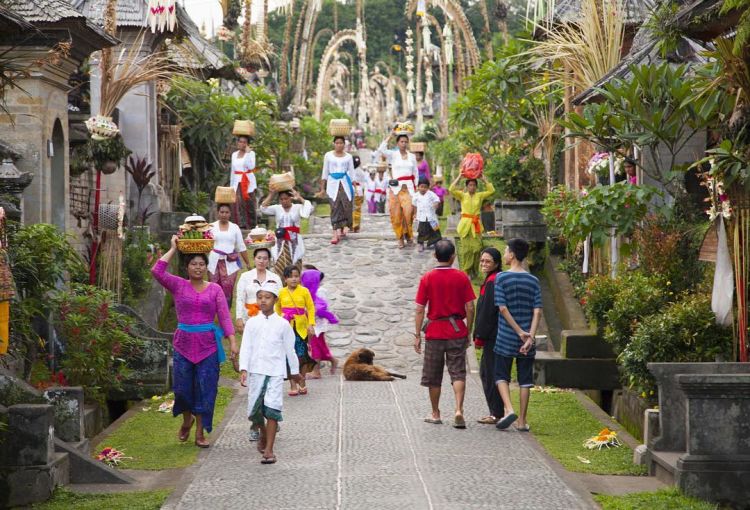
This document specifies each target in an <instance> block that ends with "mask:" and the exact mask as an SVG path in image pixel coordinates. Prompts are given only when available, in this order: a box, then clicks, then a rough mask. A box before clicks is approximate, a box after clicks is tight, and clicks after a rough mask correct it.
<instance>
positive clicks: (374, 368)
mask: <svg viewBox="0 0 750 510" xmlns="http://www.w3.org/2000/svg"><path fill="white" fill-rule="evenodd" d="M373 359H375V353H374V352H373V351H371V350H370V349H357V350H356V351H354V352H352V353H351V354H350V355H349V357H348V358H347V359H346V363H344V379H346V380H347V381H392V380H393V379H394V378H395V377H398V378H399V379H406V376H405V375H401V374H396V373H393V372H390V371H388V370H386V369H385V368H383V367H380V366H378V365H373V364H372V361H373Z"/></svg>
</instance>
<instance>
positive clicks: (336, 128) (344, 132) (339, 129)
mask: <svg viewBox="0 0 750 510" xmlns="http://www.w3.org/2000/svg"><path fill="white" fill-rule="evenodd" d="M328 132H329V133H330V134H331V136H349V134H350V133H351V132H352V126H351V124H349V119H331V122H330V123H329V124H328Z"/></svg>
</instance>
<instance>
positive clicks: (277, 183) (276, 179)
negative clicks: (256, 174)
mask: <svg viewBox="0 0 750 510" xmlns="http://www.w3.org/2000/svg"><path fill="white" fill-rule="evenodd" d="M268 188H269V189H270V190H271V191H275V192H277V193H278V192H279V191H289V190H291V189H292V188H294V173H292V172H284V173H283V174H274V175H272V176H271V178H270V179H268Z"/></svg>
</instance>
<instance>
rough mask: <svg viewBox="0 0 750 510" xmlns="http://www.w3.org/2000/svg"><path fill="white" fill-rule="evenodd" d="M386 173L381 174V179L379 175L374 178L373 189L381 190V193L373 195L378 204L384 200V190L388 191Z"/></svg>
mask: <svg viewBox="0 0 750 510" xmlns="http://www.w3.org/2000/svg"><path fill="white" fill-rule="evenodd" d="M388 179H389V177H388V173H387V172H383V177H380V176H379V175H378V176H377V177H375V189H379V190H382V192H376V193H375V201H377V202H380V201H382V200H385V190H386V189H388Z"/></svg>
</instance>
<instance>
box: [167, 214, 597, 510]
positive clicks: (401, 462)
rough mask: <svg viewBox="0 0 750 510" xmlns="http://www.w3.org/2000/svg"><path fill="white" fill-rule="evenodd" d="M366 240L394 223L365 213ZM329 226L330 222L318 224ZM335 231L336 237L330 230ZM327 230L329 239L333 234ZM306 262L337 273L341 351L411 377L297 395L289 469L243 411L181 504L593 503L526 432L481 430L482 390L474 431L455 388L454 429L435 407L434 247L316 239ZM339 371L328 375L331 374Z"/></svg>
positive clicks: (471, 415) (284, 434)
mask: <svg viewBox="0 0 750 510" xmlns="http://www.w3.org/2000/svg"><path fill="white" fill-rule="evenodd" d="M363 219H365V223H364V225H363V231H364V233H365V234H366V233H368V231H369V232H372V231H377V229H380V231H381V232H383V233H384V234H386V233H387V231H386V229H389V225H388V222H387V218H385V217H382V216H376V217H367V216H364V218H363ZM317 222H318V224H317V225H316V229H315V230H318V229H319V228H321V226H320V224H321V223H322V224H323V226H325V227H327V223H326V222H325V220H324V219H317ZM323 232H325V230H324V231H323ZM321 233H322V232H321ZM310 237H311V239H310V240H309V241H308V242H307V249H308V254H307V257H306V261H307V262H309V263H312V264H315V265H316V266H317V267H319V268H320V269H321V270H322V271H324V272H325V273H326V277H325V280H324V284H325V287H326V288H327V290H328V292H329V295H330V296H331V302H332V308H333V310H334V311H335V312H336V313H337V314H339V316H340V317H341V319H342V321H341V326H340V327H338V328H337V329H336V330H334V331H332V332H330V333H329V334H328V342H329V344H330V345H331V347H332V350H333V351H334V353H335V354H336V355H337V356H340V357H342V358H343V357H344V356H345V355H346V354H347V353H348V352H350V351H351V350H352V349H354V348H358V347H360V346H367V347H370V348H372V349H373V350H375V351H376V353H377V356H376V360H377V362H378V363H380V364H382V365H385V366H387V367H391V368H394V369H399V370H401V371H403V372H405V373H407V374H408V379H407V380H405V381H401V380H399V381H394V382H392V383H381V382H347V381H344V380H343V379H342V378H340V377H339V376H329V375H326V376H324V378H323V379H321V380H315V381H309V382H308V387H309V388H310V394H309V395H308V396H299V397H294V398H290V397H285V403H284V405H285V408H284V417H285V421H284V422H283V424H282V431H281V432H280V433H279V436H278V440H277V445H276V454H277V456H278V458H279V462H278V463H277V464H275V465H271V466H266V465H261V464H260V454H259V453H258V452H257V451H256V449H255V446H256V444H255V443H251V442H249V441H248V431H249V427H250V425H249V422H248V421H247V417H246V405H245V402H244V399H246V390H244V389H243V390H242V391H241V392H240V394H239V395H238V396H237V397H236V398H240V399H242V400H243V404H242V405H241V406H240V407H239V408H238V410H237V412H236V413H235V414H234V416H232V417H231V418H229V419H230V422H229V423H228V424H227V427H226V429H225V430H224V433H223V435H222V436H221V438H219V439H218V441H216V442H215V444H213V445H212V447H211V450H210V452H209V455H208V457H206V458H205V459H204V461H203V462H202V464H201V466H200V468H199V469H198V471H197V473H196V475H195V478H194V479H193V481H192V483H191V484H190V485H189V486H188V487H187V489H186V491H185V492H184V494H183V495H182V498H181V499H180V501H179V502H178V503H177V504H176V505H175V508H179V509H193V508H195V509H204V508H253V509H336V510H339V509H346V510H348V509H367V510H378V509H429V510H433V509H446V510H447V509H503V508H514V509H518V508H523V509H559V508H565V509H576V508H590V505H591V503H590V502H589V501H584V500H583V499H581V498H580V497H579V496H578V495H577V494H576V493H574V491H572V490H571V489H570V488H569V487H568V486H567V485H566V484H565V482H564V481H563V480H562V479H561V478H560V477H558V476H557V474H555V472H554V471H553V470H552V469H551V468H550V466H549V465H548V463H547V460H546V459H545V458H544V457H543V456H542V455H541V454H540V453H539V452H538V451H537V449H536V448H535V447H534V446H533V443H532V441H533V439H531V438H530V437H529V436H528V435H525V434H523V433H519V432H515V431H508V432H500V431H497V430H495V428H494V427H491V426H487V425H479V424H477V423H476V422H475V420H476V418H478V417H480V416H483V415H484V414H486V406H485V404H484V399H483V396H482V391H481V387H480V386H479V383H478V381H477V379H476V377H475V376H472V378H470V380H469V383H468V385H469V387H468V391H467V401H466V404H465V407H466V416H467V419H468V422H469V423H468V429H467V430H457V429H454V428H453V427H451V425H450V420H449V418H451V417H452V412H451V409H452V408H453V393H452V391H451V388H450V385H449V383H448V381H447V374H446V381H444V385H443V395H444V398H443V404H442V409H443V411H444V418H446V423H445V424H443V425H430V424H427V423H424V422H423V421H422V420H423V418H424V417H425V416H426V415H427V413H428V410H429V401H428V396H427V390H426V389H425V388H422V387H421V386H419V371H418V369H419V368H420V366H421V363H420V361H419V358H418V356H417V355H416V354H415V353H414V351H413V348H412V337H411V336H410V335H409V332H410V331H411V330H412V326H411V324H412V323H411V320H412V317H413V299H414V294H415V291H416V283H417V276H418V275H420V274H422V272H424V271H425V270H426V269H428V268H429V267H431V266H432V265H433V264H432V262H431V260H432V258H431V257H432V255H431V253H429V252H425V253H423V254H418V253H416V251H415V250H413V249H412V250H409V249H405V250H397V249H396V248H395V246H396V243H395V240H393V239H390V240H383V239H381V240H374V239H349V240H347V241H344V242H343V243H341V244H340V245H338V246H331V245H330V244H328V241H327V240H326V239H325V238H322V237H321V238H317V237H318V236H310ZM324 373H327V370H325V371H324Z"/></svg>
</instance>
